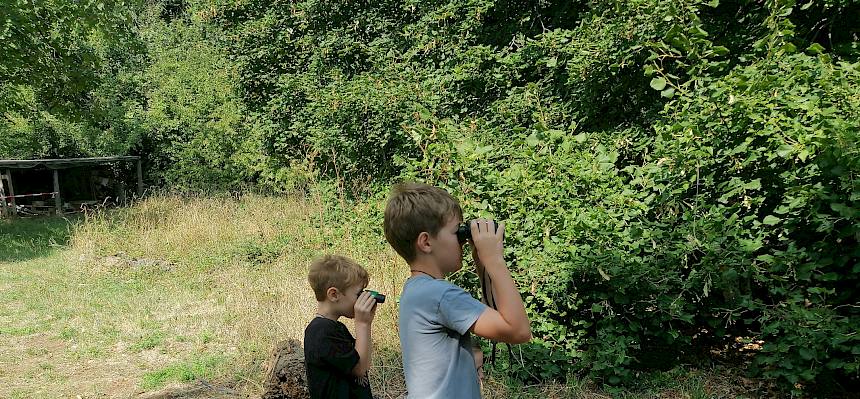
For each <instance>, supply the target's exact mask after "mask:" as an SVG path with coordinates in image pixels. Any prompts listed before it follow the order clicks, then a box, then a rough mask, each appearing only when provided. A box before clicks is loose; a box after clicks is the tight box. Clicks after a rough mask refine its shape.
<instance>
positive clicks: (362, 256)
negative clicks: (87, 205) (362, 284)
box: [0, 195, 698, 398]
mask: <svg viewBox="0 0 860 399" xmlns="http://www.w3.org/2000/svg"><path fill="white" fill-rule="evenodd" d="M323 203H324V201H322V199H321V198H320V197H314V196H310V197H308V198H287V197H267V196H259V195H248V196H243V197H241V198H231V197H191V198H189V197H178V196H161V197H152V198H148V199H146V200H144V201H141V202H139V203H137V204H135V205H134V206H132V207H130V208H126V209H121V210H116V211H111V212H106V213H102V214H96V215H88V216H86V217H84V218H81V219H79V220H75V221H72V222H71V224H70V225H69V226H70V227H69V230H68V236H69V237H68V240H67V241H68V244H66V245H60V246H58V247H55V248H54V249H52V250H50V251H42V250H38V251H36V250H34V251H29V252H27V251H24V252H21V254H23V255H21V256H18V257H15V258H9V259H6V258H3V257H0V397H3V398H30V397H40V398H50V397H77V396H78V395H80V397H82V398H87V397H128V396H130V395H134V394H137V393H140V392H143V391H147V390H152V389H157V388H159V387H161V386H164V385H165V384H170V383H174V382H182V381H190V380H195V379H205V380H210V381H218V382H222V383H226V384H228V385H230V386H233V387H235V389H238V390H240V391H242V392H244V393H246V394H249V395H256V394H259V393H260V389H261V379H262V375H261V370H260V367H261V365H262V363H263V362H264V361H265V359H266V356H267V355H268V352H269V350H270V348H272V347H273V346H274V345H275V343H276V342H277V341H279V340H283V339H287V338H294V339H298V340H301V339H302V336H303V332H304V327H305V326H306V324H307V322H308V321H309V320H310V319H311V318H312V317H313V315H314V312H315V306H316V304H315V302H314V300H313V295H312V293H311V290H310V288H309V287H308V284H307V282H306V269H307V266H308V264H309V263H310V261H311V260H312V259H313V258H314V257H316V256H319V255H321V254H324V253H332V252H334V253H340V254H344V255H347V256H350V257H352V258H354V259H356V260H357V261H359V262H360V263H361V264H363V265H365V267H366V268H367V269H368V271H369V273H370V276H371V282H370V286H371V287H372V288H373V289H376V290H378V291H381V292H385V293H389V294H392V299H393V298H394V296H395V295H397V294H398V293H399V292H400V290H401V285H402V283H403V282H404V281H405V279H406V277H407V274H408V269H407V267H406V265H405V264H404V263H403V262H402V260H400V259H399V258H398V257H397V256H396V255H395V253H394V252H393V251H392V250H390V249H389V248H388V246H387V245H385V243H384V241H383V239H382V237H381V236H378V237H377V236H376V234H375V233H373V232H372V231H369V230H368V227H367V226H363V227H362V224H361V223H357V222H356V221H355V220H338V219H337V218H336V217H334V218H333V216H332V214H330V213H328V211H327V210H326V209H327V208H326V207H325V205H324V204H323ZM376 206H381V205H379V204H364V205H359V206H358V207H356V208H353V209H350V213H344V214H346V215H360V214H367V213H373V212H378V211H379V209H376V208H374V207H376ZM359 218H364V219H367V217H366V216H359ZM21 223H23V224H24V225H27V226H28V228H30V229H32V228H35V229H36V230H38V227H34V226H36V225H30V224H29V223H34V224H38V223H45V222H44V221H42V222H40V221H31V222H26V221H24V222H21ZM50 223H51V226H52V228H56V226H55V224H56V223H55V222H50ZM0 227H3V228H7V229H8V228H11V227H9V225H3V226H0ZM52 231H53V230H52ZM32 234H36V233H33V232H28V233H26V235H32ZM0 236H2V235H0ZM21 242H22V243H23V244H21V245H22V247H26V246H27V245H31V244H27V243H32V245H43V241H40V240H30V239H27V238H26V237H23V238H22V239H21ZM396 311H397V308H396V304H395V302H394V301H393V300H392V301H390V302H388V303H386V304H385V305H383V306H382V307H381V308H380V309H379V311H378V312H377V317H376V320H375V322H374V328H373V334H374V337H373V339H374V346H375V353H376V355H375V358H374V366H373V369H372V372H371V380H372V384H373V388H374V392H375V393H376V394H377V395H379V396H380V397H383V398H396V397H399V396H400V395H401V394H403V393H404V392H405V389H404V382H403V376H402V369H401V365H400V357H399V339H398V334H397V313H396ZM345 322H346V324H347V326H349V327H350V328H352V325H351V323H350V321H349V320H345ZM673 389H674V388H673ZM667 392H668V391H667ZM484 393H485V397H489V398H505V397H546V398H562V397H564V398H574V397H581V398H603V397H608V396H604V395H603V394H601V393H600V391H599V390H596V389H593V388H591V387H587V386H585V385H583V384H578V383H571V384H567V385H552V384H548V385H539V386H534V387H518V386H515V385H512V384H509V383H506V382H505V379H504V376H493V375H490V377H489V378H488V379H487V381H486V383H485V386H484ZM685 395H686V396H685ZM646 396H647V395H646ZM626 397H635V396H626ZM677 397H698V396H697V395H688V394H682V395H680V396H677Z"/></svg>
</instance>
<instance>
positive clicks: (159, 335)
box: [129, 331, 165, 352]
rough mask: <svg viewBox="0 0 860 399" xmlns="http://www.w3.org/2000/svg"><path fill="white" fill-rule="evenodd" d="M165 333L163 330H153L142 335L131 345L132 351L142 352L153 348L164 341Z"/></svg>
mask: <svg viewBox="0 0 860 399" xmlns="http://www.w3.org/2000/svg"><path fill="white" fill-rule="evenodd" d="M164 337H165V334H164V332H161V331H156V332H151V333H149V334H146V335H144V336H143V337H141V338H140V339H139V340H138V341H137V342H135V344H134V345H132V346H131V347H129V350H131V351H132V352H140V351H144V350H149V349H153V348H155V347H157V346H159V345H161V344H162V343H163V342H164Z"/></svg>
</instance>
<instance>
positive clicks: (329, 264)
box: [308, 255, 369, 302]
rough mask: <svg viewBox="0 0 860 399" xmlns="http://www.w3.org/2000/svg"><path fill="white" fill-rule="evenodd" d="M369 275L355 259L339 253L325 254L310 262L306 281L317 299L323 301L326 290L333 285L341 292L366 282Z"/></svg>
mask: <svg viewBox="0 0 860 399" xmlns="http://www.w3.org/2000/svg"><path fill="white" fill-rule="evenodd" d="M368 281H369V276H368V275H367V270H364V268H363V267H361V265H359V264H358V263H357V262H356V261H354V260H352V259H350V258H347V257H345V256H340V255H325V256H323V257H321V258H317V259H316V260H314V261H313V262H312V263H311V269H310V272H308V283H310V284H311V288H313V290H314V296H316V298H317V301H320V302H322V301H324V300H325V298H326V291H328V289H329V288H331V287H334V288H337V289H338V290H340V291H341V292H344V291H346V289H347V288H348V287H352V286H353V285H356V284H358V283H361V284H365V285H366V284H367V282H368Z"/></svg>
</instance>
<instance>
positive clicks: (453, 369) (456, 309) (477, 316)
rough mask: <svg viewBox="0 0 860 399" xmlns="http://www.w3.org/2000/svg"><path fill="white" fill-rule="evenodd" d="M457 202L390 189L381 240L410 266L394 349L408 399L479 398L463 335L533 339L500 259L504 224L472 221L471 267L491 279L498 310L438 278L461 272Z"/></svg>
mask: <svg viewBox="0 0 860 399" xmlns="http://www.w3.org/2000/svg"><path fill="white" fill-rule="evenodd" d="M462 219H463V211H462V209H461V208H460V204H459V203H458V202H457V200H456V199H454V198H453V197H452V196H451V195H450V194H448V193H447V192H446V191H444V190H442V189H440V188H437V187H433V186H429V185H426V184H419V183H405V184H401V185H398V186H396V187H395V188H394V191H393V193H392V196H391V199H389V201H388V204H387V205H386V207H385V221H384V230H385V238H386V239H387V240H388V242H389V243H390V244H391V246H392V247H394V250H395V251H397V253H398V254H399V255H400V256H402V257H403V258H404V259H405V260H406V263H408V264H409V269H410V272H411V277H409V279H408V280H406V284H405V285H404V287H403V292H402V293H401V296H400V320H399V323H400V344H401V347H402V351H403V371H404V374H405V375H406V388H407V390H408V395H409V397H410V398H422V399H424V398H431V399H432V398H480V397H481V391H480V386H479V383H478V375H477V370H476V368H475V360H474V357H473V354H472V348H471V344H470V336H469V333H470V332H472V333H475V334H477V335H479V336H482V337H485V338H489V339H492V340H496V341H502V342H507V343H522V342H526V341H528V340H529V339H531V329H530V328H529V320H528V318H527V317H526V312H525V308H524V307H523V302H522V299H521V298H520V294H519V292H518V291H517V288H516V286H515V285H514V281H513V279H512V278H511V274H510V272H509V271H508V269H507V267H506V266H505V260H504V258H503V256H502V254H503V246H502V237H503V235H504V223H500V224H499V226H498V230H496V229H494V228H493V224H492V221H490V220H486V219H478V220H473V221H472V222H471V223H470V229H471V233H472V240H471V243H472V248H473V255H474V258H475V260H476V262H477V265H476V267H478V268H479V269H483V270H484V272H485V273H486V274H488V275H489V276H490V278H491V279H492V282H493V287H492V290H493V292H492V293H493V296H494V299H495V303H496V306H497V308H498V310H496V309H492V308H489V307H487V306H486V305H484V304H483V303H481V302H480V301H478V300H477V299H475V298H473V297H472V296H471V295H469V293H467V292H466V291H464V290H463V289H462V288H460V287H457V286H456V285H454V284H451V283H449V282H448V281H445V280H443V278H444V277H445V276H446V275H448V274H450V273H453V272H455V271H457V270H459V269H460V268H461V267H462V263H463V244H464V242H460V241H459V240H458V239H457V229H458V227H459V225H460V223H461V222H462Z"/></svg>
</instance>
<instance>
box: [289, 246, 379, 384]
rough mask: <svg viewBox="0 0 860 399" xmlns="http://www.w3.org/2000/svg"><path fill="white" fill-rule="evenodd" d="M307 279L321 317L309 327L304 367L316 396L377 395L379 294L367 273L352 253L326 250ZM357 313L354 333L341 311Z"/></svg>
mask: <svg viewBox="0 0 860 399" xmlns="http://www.w3.org/2000/svg"><path fill="white" fill-rule="evenodd" d="M308 282H309V283H310V285H311V288H313V290H314V295H315V296H316V299H317V314H316V317H314V319H313V320H312V321H311V322H310V324H308V327H307V328H306V329H305V342H304V344H305V368H306V369H307V376H308V390H309V391H310V394H311V398H314V399H317V398H343V399H347V398H362V399H364V398H366V399H372V397H373V396H372V395H371V392H370V382H369V381H368V378H367V371H368V370H369V369H370V354H371V345H370V344H371V342H370V325H371V323H372V322H373V317H374V315H375V314H376V300H375V299H374V298H373V296H372V295H371V293H370V292H366V291H365V292H363V291H364V288H365V287H367V282H368V275H367V271H365V270H364V268H363V267H361V266H360V265H359V264H358V263H356V262H355V261H353V260H352V259H349V258H346V257H343V256H337V255H327V256H324V257H322V258H319V259H317V260H315V261H314V262H313V263H312V264H311V268H310V272H309V273H308ZM342 316H343V317H348V318H355V334H356V335H357V338H353V337H352V334H350V333H349V330H347V328H346V326H345V325H344V324H343V323H341V322H340V321H338V319H339V318H340V317H342Z"/></svg>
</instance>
